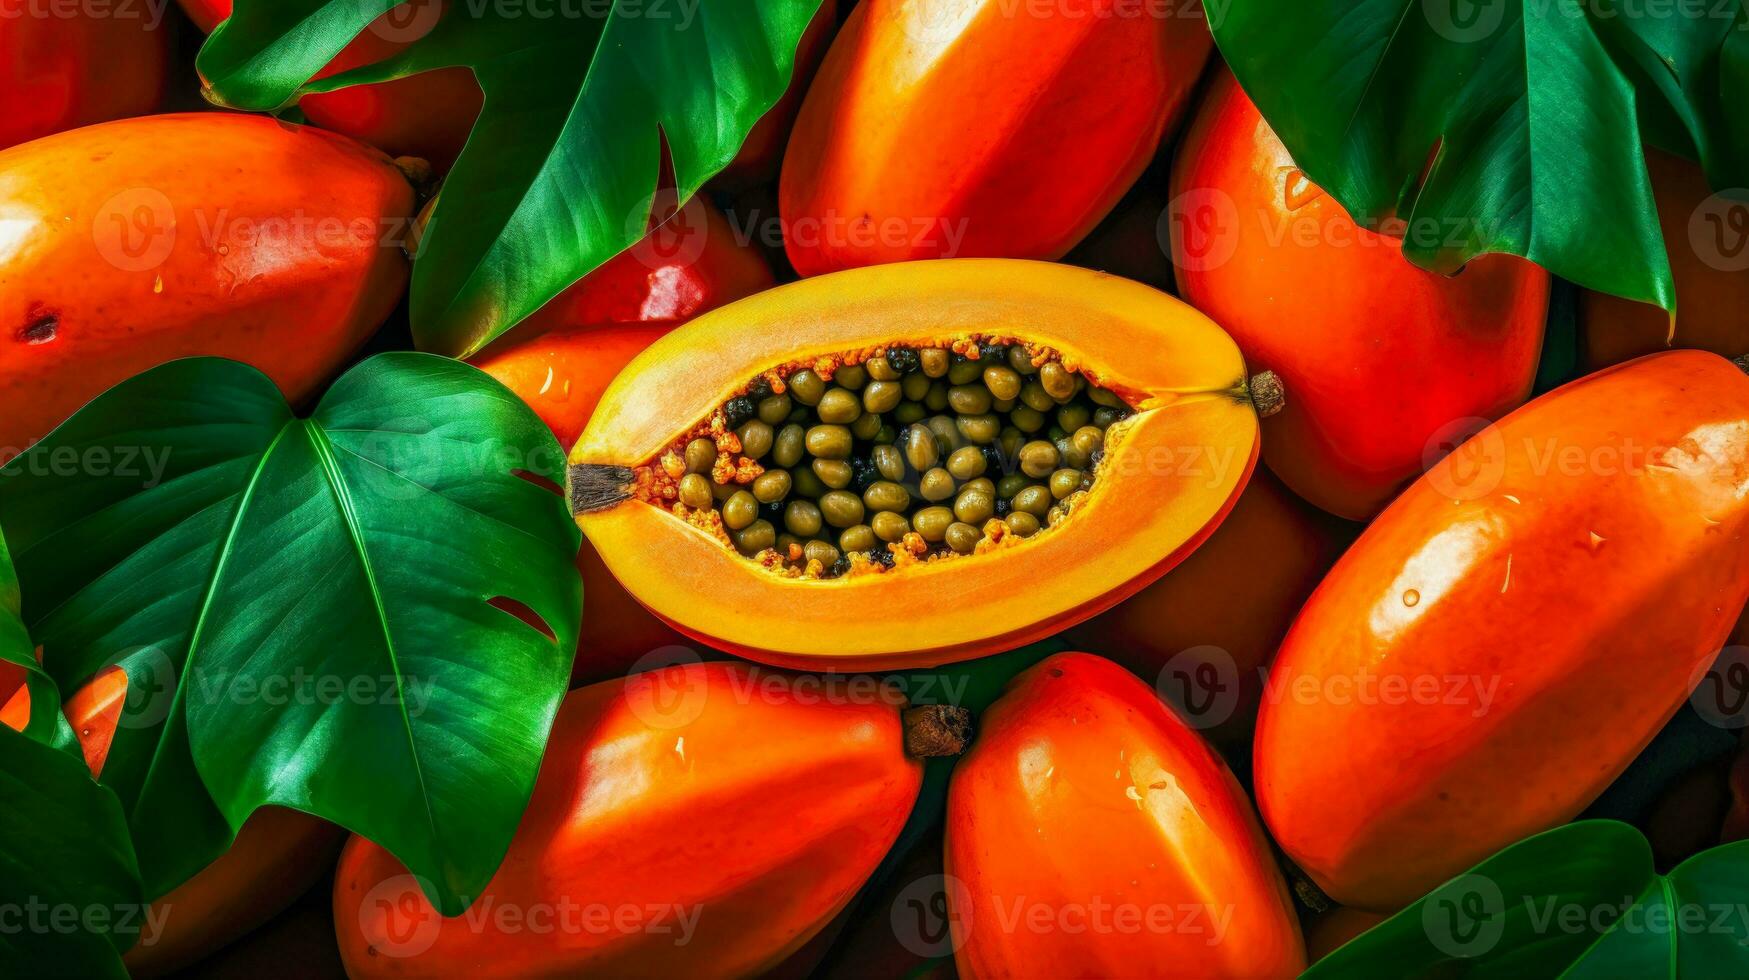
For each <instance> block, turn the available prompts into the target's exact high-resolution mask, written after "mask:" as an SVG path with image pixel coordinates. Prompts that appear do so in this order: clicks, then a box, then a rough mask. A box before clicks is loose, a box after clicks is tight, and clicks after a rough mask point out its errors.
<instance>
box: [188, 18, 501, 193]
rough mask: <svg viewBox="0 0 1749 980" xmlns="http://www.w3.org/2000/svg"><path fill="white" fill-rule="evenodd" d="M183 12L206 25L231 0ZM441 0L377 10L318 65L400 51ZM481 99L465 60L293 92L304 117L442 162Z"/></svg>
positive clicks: (359, 62) (451, 157) (367, 60)
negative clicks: (303, 93)
mask: <svg viewBox="0 0 1749 980" xmlns="http://www.w3.org/2000/svg"><path fill="white" fill-rule="evenodd" d="M181 3H182V9H183V10H185V11H187V13H188V16H189V19H191V20H193V21H194V22H195V24H196V25H197V26H198V27H199V28H200V29H201V30H203V31H206V32H208V33H211V32H212V30H213V29H214V28H215V27H217V26H218V25H219V23H220V22H222V21H224V20H225V19H227V18H229V17H230V16H231V7H232V0H181ZM446 9H448V4H447V3H446V0H406V2H405V3H402V4H401V5H399V6H397V7H396V8H394V9H393V10H390V11H388V12H387V13H384V14H383V15H382V16H381V17H378V18H377V19H376V20H375V21H373V22H372V23H371V25H370V26H369V27H367V28H365V29H364V31H362V32H361V33H360V34H359V35H358V37H356V38H354V39H353V41H352V43H351V44H348V45H347V46H346V48H345V49H344V50H342V51H341V52H340V54H338V55H337V56H335V58H334V60H333V61H332V62H329V64H328V66H327V67H326V68H323V69H322V70H321V71H320V72H319V73H317V75H316V77H317V78H326V77H328V76H329V75H338V74H340V73H341V72H343V71H351V70H352V69H354V68H362V67H364V66H365V65H371V64H375V63H377V62H379V61H383V60H385V59H387V58H391V57H393V56H395V55H397V54H400V53H401V51H403V50H404V49H405V48H406V47H407V46H408V45H411V44H412V43H413V42H414V41H417V40H418V39H419V38H421V37H424V36H425V35H426V34H428V33H430V32H431V29H432V28H433V27H436V26H437V22H438V20H439V19H440V18H441V17H442V15H443V13H444V11H445V10H446ZM484 104H485V95H484V93H482V92H481V91H480V83H479V82H478V81H477V80H476V79H475V78H474V73H473V70H472V69H469V68H439V69H436V70H434V71H427V72H421V73H419V74H417V75H408V76H406V77H405V78H397V79H394V80H392V81H387V82H377V83H375V84H371V85H354V86H352V87H350V88H343V89H339V90H336V91H333V92H316V93H313V94H310V95H306V96H304V97H303V98H302V99H299V100H298V108H300V109H302V110H303V113H304V117H305V118H306V119H308V120H309V121H310V122H312V123H314V124H316V125H317V126H320V127H322V128H323V129H329V130H333V131H334V132H336V133H344V134H346V135H347V136H350V137H352V138H353V139H356V140H360V141H362V142H365V143H369V144H370V145H372V146H375V147H377V148H379V149H381V150H383V151H384V152H387V153H392V154H394V155H396V156H415V157H419V158H421V159H423V160H427V161H429V162H430V163H431V164H432V165H433V166H434V167H437V168H438V169H439V170H448V169H449V168H450V166H451V165H452V164H454V163H455V160H456V157H458V156H461V152H462V147H463V146H465V145H466V144H467V141H468V134H469V133H471V132H472V131H473V128H474V120H476V119H477V118H479V115H480V109H481V107H482V106H483V105H484Z"/></svg>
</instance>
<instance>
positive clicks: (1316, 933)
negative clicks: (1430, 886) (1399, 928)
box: [1306, 905, 1389, 963]
mask: <svg viewBox="0 0 1749 980" xmlns="http://www.w3.org/2000/svg"><path fill="white" fill-rule="evenodd" d="M1387 918H1389V916H1386V915H1381V914H1379V913H1378V912H1368V911H1365V910H1364V909H1351V908H1349V907H1347V906H1345V905H1344V906H1338V907H1336V908H1333V909H1331V910H1330V911H1328V912H1325V913H1324V914H1322V915H1320V916H1318V917H1317V918H1316V919H1313V920H1312V923H1311V925H1309V926H1307V927H1306V960H1307V961H1308V962H1310V963H1316V962H1318V961H1319V960H1321V959H1323V958H1324V957H1326V956H1329V955H1330V954H1331V953H1334V952H1336V951H1337V950H1338V949H1341V948H1342V947H1343V946H1344V945H1346V944H1347V943H1348V942H1349V941H1350V940H1352V939H1355V938H1356V937H1358V936H1360V934H1361V933H1364V932H1366V931H1367V930H1368V929H1371V928H1372V927H1373V926H1376V925H1378V924H1379V923H1381V922H1383V921H1385V919H1387Z"/></svg>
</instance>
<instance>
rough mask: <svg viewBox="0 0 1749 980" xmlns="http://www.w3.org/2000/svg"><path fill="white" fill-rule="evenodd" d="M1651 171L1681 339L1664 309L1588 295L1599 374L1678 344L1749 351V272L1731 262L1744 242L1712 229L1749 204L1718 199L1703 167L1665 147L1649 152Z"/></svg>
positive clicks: (1583, 298) (1591, 345)
mask: <svg viewBox="0 0 1749 980" xmlns="http://www.w3.org/2000/svg"><path fill="white" fill-rule="evenodd" d="M1646 172H1647V174H1648V175H1649V176H1650V177H1651V179H1652V197H1653V200H1654V201H1656V202H1657V205H1658V225H1659V228H1660V230H1661V231H1662V232H1663V233H1664V250H1665V254H1666V255H1668V256H1669V259H1670V275H1671V278H1672V280H1673V282H1674V283H1675V285H1676V323H1675V330H1674V336H1672V330H1671V323H1670V317H1669V314H1667V313H1665V312H1664V311H1663V310H1661V309H1659V308H1658V307H1656V306H1653V305H1651V304H1649V303H1636V302H1634V301H1633V300H1629V299H1622V298H1621V297H1619V296H1610V295H1609V294H1607V293H1599V292H1596V291H1594V290H1590V289H1586V290H1581V291H1580V293H1579V323H1580V327H1581V329H1582V330H1583V332H1584V337H1585V360H1586V363H1588V364H1590V365H1591V367H1592V368H1593V369H1596V368H1600V367H1607V366H1609V365H1611V364H1620V363H1621V362H1622V361H1626V360H1631V359H1633V358H1636V357H1640V356H1641V355H1644V354H1651V353H1653V352H1655V351H1661V350H1667V349H1669V348H1672V347H1678V348H1692V349H1696V350H1710V351H1712V352H1713V353H1714V354H1720V355H1723V356H1725V357H1741V356H1743V355H1744V354H1749V322H1746V321H1745V320H1744V318H1743V310H1744V309H1746V308H1749V269H1731V268H1729V265H1730V264H1732V263H1730V262H1728V261H1727V260H1726V257H1727V256H1729V257H1730V258H1731V259H1734V258H1735V253H1734V251H1732V249H1733V247H1734V246H1737V245H1740V243H1733V242H1731V241H1729V238H1730V237H1731V235H1732V233H1731V232H1730V231H1728V230H1719V229H1715V228H1713V227H1711V226H1710V225H1709V224H1707V214H1709V213H1715V214H1717V215H1718V216H1719V217H1720V218H1728V217H1729V215H1730V211H1729V209H1731V208H1735V209H1737V210H1738V211H1739V212H1741V211H1742V209H1743V207H1744V205H1743V204H1741V203H1734V202H1731V201H1729V200H1728V199H1723V198H1719V199H1714V197H1713V192H1712V188H1710V187H1708V186H1707V180H1706V174H1705V173H1704V172H1702V171H1701V169H1700V165H1699V164H1696V163H1693V162H1691V161H1688V160H1684V159H1682V158H1681V157H1677V156H1672V155H1671V154H1668V153H1665V152H1663V151H1662V150H1654V149H1652V148H1650V147H1647V149H1646ZM1702 208H1707V209H1708V210H1707V211H1702ZM1697 235H1698V236H1701V237H1700V242H1699V243H1698V245H1699V247H1697V242H1696V241H1695V238H1694V236H1697ZM1714 235H1721V236H1724V237H1725V239H1726V240H1724V241H1719V240H1718V239H1715V238H1713V237H1712V236H1714ZM1703 248H1704V250H1705V253H1706V254H1705V255H1703V254H1702V249H1703ZM1709 260H1710V262H1711V263H1718V264H1716V265H1715V264H1710V263H1709Z"/></svg>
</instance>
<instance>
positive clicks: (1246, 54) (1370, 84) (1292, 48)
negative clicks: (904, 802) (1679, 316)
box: [1210, 0, 1749, 310]
mask: <svg viewBox="0 0 1749 980" xmlns="http://www.w3.org/2000/svg"><path fill="white" fill-rule="evenodd" d="M1210 20H1211V24H1212V26H1213V28H1214V32H1215V39H1216V41H1217V43H1218V44H1219V46H1220V49H1221V52H1222V53H1223V54H1224V55H1225V56H1226V59H1227V61H1228V63H1229V64H1230V65H1231V66H1232V68H1233V71H1234V73H1235V74H1236V75H1237V76H1238V78H1239V81H1240V83H1241V84H1242V85H1243V87H1244V88H1245V91H1246V92H1247V93H1248V94H1249V95H1250V96H1251V97H1252V99H1253V100H1254V101H1255V102H1256V103H1257V105H1258V107H1259V108H1260V109H1261V110H1262V112H1263V115H1264V116H1265V117H1266V118H1267V119H1268V120H1269V122H1270V124H1271V126H1272V127H1273V128H1274V129H1275V131H1276V133H1277V134H1278V135H1279V136H1280V137H1281V139H1282V142H1283V143H1285V144H1286V146H1287V148H1288V150H1289V152H1291V153H1292V154H1293V157H1294V161H1295V162H1296V163H1297V164H1298V165H1299V166H1300V167H1301V168H1302V169H1303V170H1304V171H1305V172H1306V174H1307V175H1308V176H1309V177H1310V178H1311V179H1312V180H1313V181H1315V182H1316V183H1318V184H1319V185H1320V186H1322V187H1323V188H1324V189H1325V190H1327V191H1329V192H1330V193H1331V194H1332V195H1334V196H1335V197H1336V199H1337V200H1339V201H1341V202H1342V204H1343V206H1344V207H1346V208H1347V209H1348V210H1349V212H1350V213H1351V214H1353V215H1354V216H1355V217H1356V219H1357V220H1359V221H1361V222H1362V223H1364V224H1369V225H1373V226H1377V225H1379V224H1381V222H1383V221H1384V220H1385V219H1387V218H1392V217H1396V218H1401V219H1403V220H1404V221H1405V222H1406V225H1405V226H1402V227H1399V228H1398V229H1397V230H1399V231H1402V232H1403V233H1404V235H1405V242H1404V254H1406V255H1407V256H1408V257H1409V258H1410V259H1411V260H1412V261H1414V262H1417V263H1419V264H1421V265H1424V266H1426V267H1428V268H1432V269H1436V270H1439V271H1442V272H1453V271H1455V270H1457V269H1458V268H1460V267H1461V266H1462V265H1463V264H1464V263H1465V262H1467V261H1469V260H1470V259H1471V258H1474V257H1475V256H1477V255H1480V254H1483V253H1487V252H1506V253H1510V254H1513V255H1520V256H1524V257H1526V258H1528V259H1530V260H1532V261H1534V262H1536V263H1537V264H1539V265H1542V266H1544V267H1545V268H1547V269H1549V270H1550V271H1551V272H1554V273H1555V274H1556V275H1559V276H1562V277H1564V278H1567V279H1570V280H1572V281H1574V282H1576V283H1578V284H1580V285H1582V286H1586V287H1589V288H1592V289H1598V290H1602V291H1604V292H1609V293H1614V294H1616V295H1618V296H1625V297H1629V298H1631V299H1636V300H1642V301H1645V302H1651V303H1656V304H1658V305H1660V306H1662V307H1664V308H1665V309H1670V310H1674V304H1675V293H1674V291H1673V288H1672V286H1671V281H1670V269H1669V263H1668V262H1667V260H1666V258H1665V251H1664V244H1663V241H1662V238H1661V235H1660V234H1659V230H1658V221H1657V214H1656V210H1655V207H1654V204H1653V201H1652V195H1651V189H1650V182H1649V179H1648V177H1647V174H1646V169H1645V164H1644V160H1643V157H1642V149H1641V145H1642V141H1643V140H1645V139H1646V138H1647V133H1650V134H1651V135H1652V137H1653V138H1652V139H1651V140H1650V141H1651V142H1653V143H1655V144H1660V145H1665V146H1669V147H1671V148H1673V149H1676V150H1678V151H1679V152H1687V153H1688V154H1690V155H1693V154H1695V153H1697V152H1698V153H1699V155H1700V158H1701V159H1702V161H1703V162H1704V163H1705V164H1706V166H1707V171H1708V173H1709V174H1710V175H1711V176H1712V178H1713V181H1714V183H1715V185H1716V186H1740V185H1742V184H1744V183H1746V182H1749V165H1746V162H1745V161H1746V160H1749V156H1746V154H1745V153H1744V150H1743V147H1744V146H1745V144H1746V143H1749V127H1746V126H1745V124H1744V121H1743V120H1744V117H1743V115H1742V113H1741V112H1740V111H1726V108H1725V106H1726V105H1727V104H1730V105H1734V106H1740V104H1741V101H1740V100H1741V99H1742V98H1743V95H1744V93H1745V87H1744V85H1743V83H1744V82H1745V81H1749V73H1745V72H1744V71H1743V68H1742V66H1743V65H1744V64H1746V63H1749V59H1746V58H1745V56H1744V45H1745V43H1749V42H1745V41H1744V39H1743V38H1742V37H1741V35H1742V34H1743V31H1742V30H1740V29H1735V28H1738V27H1739V26H1740V25H1741V24H1742V22H1743V12H1742V9H1741V2H1740V0H1720V2H1718V3H1710V2H1709V3H1701V4H1670V5H1645V4H1631V5H1630V4H1615V3H1584V2H1582V0H1539V2H1536V3H1530V2H1526V0H1490V2H1475V0H1256V2H1251V3H1242V4H1231V5H1229V6H1228V7H1226V8H1225V9H1224V11H1223V12H1222V13H1221V14H1220V15H1218V16H1211V18H1210ZM1642 125H1644V126H1645V127H1646V130H1647V132H1644V133H1643V132H1642V128H1641V127H1642ZM1436 150H1437V152H1435V151H1436ZM1424 171H1425V178H1423V177H1422V174H1423V172H1424Z"/></svg>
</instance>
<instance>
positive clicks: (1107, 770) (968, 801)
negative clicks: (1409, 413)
mask: <svg viewBox="0 0 1749 980" xmlns="http://www.w3.org/2000/svg"><path fill="white" fill-rule="evenodd" d="M946 873H947V875H948V879H947V880H948V882H949V888H948V906H949V908H950V910H951V911H952V914H951V915H950V916H949V917H948V921H949V923H950V924H951V925H952V927H953V934H954V944H955V947H956V949H957V951H956V953H955V954H954V961H955V965H956V966H957V967H958V968H959V975H960V976H961V977H965V978H968V980H977V978H984V977H1034V976H1051V977H1068V976H1084V977H1091V976H1197V977H1215V976H1227V977H1292V976H1296V975H1298V973H1299V972H1300V971H1301V970H1302V969H1304V967H1305V963H1306V954H1305V947H1304V945H1303V944H1302V943H1301V940H1300V930H1299V923H1298V920H1297V919H1296V918H1295V916H1294V908H1293V901H1292V899H1291V898H1289V896H1288V891H1287V885H1286V883H1285V882H1284V881H1283V880H1282V877H1281V872H1280V871H1279V870H1278V869H1277V868H1276V865H1275V859H1274V855H1273V853H1272V852H1271V850H1270V847H1269V842H1268V840H1267V838H1265V837H1264V836H1263V831H1262V828H1261V827H1260V826H1259V825H1258V822H1257V816H1256V814H1255V813H1254V812H1253V811H1252V809H1251V804H1250V801H1248V800H1247V799H1246V798H1245V794H1244V791H1243V790H1241V789H1240V788H1239V784H1238V782H1237V781H1236V780H1235V779H1234V778H1233V774H1232V773H1231V772H1230V771H1228V769H1227V767H1226V764H1225V763H1223V762H1222V761H1221V760H1220V757H1219V756H1217V755H1216V754H1215V753H1214V751H1213V750H1212V749H1211V748H1210V747H1209V746H1208V744H1207V743H1205V742H1204V741H1203V740H1202V738H1201V737H1200V736H1198V735H1197V734H1196V732H1194V731H1193V730H1191V729H1190V728H1189V727H1188V726H1186V725H1185V724H1184V722H1183V721H1182V720H1181V719H1180V718H1178V717H1177V716H1176V715H1174V714H1173V713H1172V711H1171V709H1169V708H1167V707H1166V706H1165V705H1164V704H1163V703H1161V701H1160V700H1159V698H1158V697H1156V696H1155V694H1154V692H1153V691H1152V690H1151V689H1149V688H1148V686H1147V685H1145V684H1143V683H1142V682H1141V681H1139V680H1137V679H1136V678H1135V677H1134V676H1133V675H1132V674H1130V673H1129V672H1128V671H1125V670H1124V669H1123V668H1122V667H1119V666H1118V665H1117V664H1114V663H1112V662H1110V661H1108V660H1105V659H1103V658H1100V657H1095V656H1093V655H1091V654H1085V653H1063V654H1057V655H1056V656H1053V657H1051V658H1049V659H1047V660H1045V661H1043V662H1041V663H1039V664H1038V665H1036V666H1034V667H1032V668H1031V669H1029V670H1027V671H1026V672H1025V673H1023V674H1021V675H1020V676H1019V677H1017V678H1015V679H1014V680H1013V681H1012V682H1011V683H1010V684H1009V686H1008V689H1007V691H1006V692H1005V693H1004V694H1003V696H1002V698H1001V699H1000V700H999V701H997V702H996V704H995V705H994V706H993V707H992V708H991V709H990V710H989V711H987V712H985V714H984V717H983V719H982V720H981V722H980V725H979V734H978V740H977V742H976V744H975V745H974V746H973V747H972V749H971V751H970V752H969V753H968V754H967V755H966V757H965V758H964V759H963V760H961V762H960V763H959V765H958V766H957V767H956V768H955V770H954V774H953V783H952V785H951V787H950V788H949V791H948V823H947V846H946ZM956 886H958V887H956ZM1102 902H1103V903H1109V906H1108V910H1107V914H1108V916H1109V918H1108V919H1107V921H1106V925H1105V928H1100V927H1099V926H1098V925H1097V920H1096V919H1094V918H1093V917H1094V915H1096V914H1097V910H1098V909H1099V908H1100V903H1102ZM1187 907H1190V908H1195V909H1196V910H1197V913H1196V918H1195V919H1194V920H1193V919H1192V918H1190V914H1189V913H1188V912H1186V911H1185V910H1186V908H1187ZM1039 909H1044V910H1048V911H1049V912H1051V913H1053V914H1052V916H1050V917H1049V918H1048V920H1047V921H1048V922H1049V923H1051V924H1052V925H1053V926H1056V927H1054V928H1053V927H1046V928H1038V927H1036V922H1037V912H1036V911H1035V910H1039ZM1126 909H1127V910H1129V911H1128V912H1126V911H1124V910H1126ZM1075 910H1083V911H1084V912H1085V914H1086V915H1085V918H1084V919H1082V920H1081V921H1080V922H1077V920H1076V919H1074V918H1068V916H1069V915H1070V913H1071V912H1074V911H1075ZM1162 910H1164V911H1167V912H1169V913H1170V914H1171V915H1172V918H1171V920H1170V923H1169V924H1161V925H1160V926H1158V927H1150V925H1149V923H1152V922H1157V921H1158V920H1157V918H1156V917H1157V915H1158V914H1159V912H1160V911H1162ZM1017 914H1018V915H1020V916H1023V918H1020V919H1018V920H1017V919H1016V915H1017ZM1132 914H1133V916H1134V917H1133V918H1131V919H1130V922H1131V923H1133V924H1134V926H1139V927H1134V926H1133V927H1132V928H1130V929H1125V928H1121V927H1119V926H1120V925H1121V923H1122V921H1123V920H1122V919H1121V918H1119V916H1123V915H1132ZM1229 916H1230V918H1225V917H1229ZM1076 925H1083V926H1084V928H1081V929H1077V928H1073V927H1074V926H1076Z"/></svg>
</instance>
